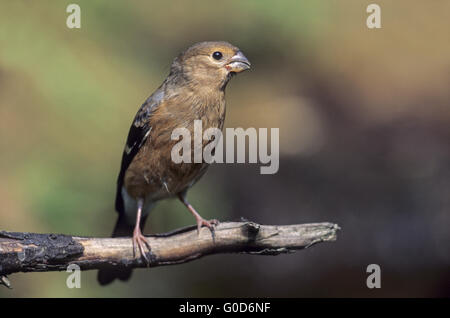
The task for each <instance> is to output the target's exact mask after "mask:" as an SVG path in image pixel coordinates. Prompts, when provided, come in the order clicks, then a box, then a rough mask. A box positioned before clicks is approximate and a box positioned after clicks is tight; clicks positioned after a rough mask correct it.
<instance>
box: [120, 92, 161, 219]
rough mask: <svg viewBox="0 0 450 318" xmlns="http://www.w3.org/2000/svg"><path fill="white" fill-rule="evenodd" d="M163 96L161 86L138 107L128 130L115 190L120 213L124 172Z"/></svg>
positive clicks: (143, 141) (149, 130)
mask: <svg viewBox="0 0 450 318" xmlns="http://www.w3.org/2000/svg"><path fill="white" fill-rule="evenodd" d="M163 97H164V91H163V89H162V88H159V89H158V90H156V91H155V92H154V93H153V94H152V95H151V96H150V97H149V98H148V99H147V100H146V101H145V102H144V104H142V106H141V108H139V110H138V112H137V114H136V116H135V117H134V120H133V124H132V125H131V127H130V131H129V132H128V138H127V142H126V144H125V149H124V151H123V154H122V163H121V165H120V172H119V176H118V178H117V192H116V211H117V212H119V213H120V214H122V213H123V212H124V202H123V198H122V186H123V179H124V177H125V172H126V171H127V169H128V167H129V166H130V164H131V162H132V161H133V159H134V157H135V156H136V155H137V153H138V152H139V150H140V149H141V147H142V146H143V145H144V144H145V141H146V140H147V137H148V135H149V134H150V132H151V130H152V127H151V125H150V120H149V118H150V115H151V113H152V112H153V110H154V109H155V108H156V107H157V106H158V105H159V104H160V103H161V101H162V100H163Z"/></svg>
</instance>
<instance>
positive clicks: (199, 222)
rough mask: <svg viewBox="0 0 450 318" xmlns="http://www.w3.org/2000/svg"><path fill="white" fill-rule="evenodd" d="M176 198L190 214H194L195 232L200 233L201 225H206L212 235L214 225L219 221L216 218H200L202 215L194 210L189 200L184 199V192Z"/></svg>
mask: <svg viewBox="0 0 450 318" xmlns="http://www.w3.org/2000/svg"><path fill="white" fill-rule="evenodd" d="M178 198H179V199H180V201H181V202H183V204H184V205H185V206H186V207H187V208H188V210H189V211H190V212H191V213H192V215H194V217H195V220H196V221H197V233H199V234H200V229H201V227H202V226H206V227H207V228H208V229H209V230H210V231H211V233H212V235H213V237H214V225H217V224H219V221H217V220H216V219H212V220H209V221H208V220H205V219H204V218H202V216H201V215H200V214H198V212H197V211H195V209H194V207H193V206H192V205H190V204H189V202H188V201H187V200H186V192H183V193H179V194H178Z"/></svg>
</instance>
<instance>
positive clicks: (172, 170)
mask: <svg viewBox="0 0 450 318" xmlns="http://www.w3.org/2000/svg"><path fill="white" fill-rule="evenodd" d="M250 66H251V64H250V62H249V60H248V59H247V58H246V57H245V55H244V54H243V52H242V51H241V50H240V49H239V48H238V47H236V46H234V45H232V44H230V43H228V42H225V41H205V42H199V43H195V44H193V45H191V46H190V47H188V48H187V49H185V50H184V51H182V52H181V53H180V54H179V55H178V56H177V57H176V58H175V59H174V60H173V62H172V64H171V67H170V72H169V75H168V76H167V77H166V79H165V80H164V81H163V83H162V84H161V85H160V86H159V87H158V88H157V89H156V90H155V92H154V93H153V94H151V95H150V97H148V98H147V99H146V100H145V102H144V103H143V104H142V106H141V107H140V108H139V110H138V111H137V113H136V115H135V117H134V120H133V122H132V124H131V127H130V130H129V133H128V137H127V140H126V145H125V149H124V151H123V154H122V161H121V166H120V172H119V175H118V178H117V191H116V200H115V209H116V211H117V212H118V214H119V216H118V219H117V222H116V225H115V228H114V231H113V234H112V237H130V236H132V242H133V253H134V255H135V257H136V254H135V251H136V250H138V251H139V252H140V255H141V257H142V258H144V260H145V261H146V262H147V263H148V257H147V255H146V250H147V251H151V247H150V246H149V245H148V243H147V241H146V239H145V236H144V235H143V234H142V229H143V226H144V224H145V220H146V218H147V216H148V214H149V212H150V210H151V209H152V208H153V207H154V205H155V203H156V202H157V201H159V200H163V199H167V198H178V199H179V200H180V201H181V202H182V203H183V204H184V205H185V206H186V207H187V209H188V210H189V211H190V212H191V213H192V215H193V216H194V217H195V220H196V223H197V230H198V231H199V230H200V228H201V227H202V226H205V227H208V228H209V229H210V230H213V229H214V226H215V225H216V224H218V221H217V220H215V219H213V220H205V219H204V218H203V217H202V216H201V215H200V214H199V213H198V212H197V211H196V210H195V209H194V207H193V206H192V205H191V204H190V203H189V202H188V200H187V198H186V194H187V191H188V190H189V189H190V188H191V187H192V186H193V185H194V184H195V183H196V182H197V181H198V180H199V179H200V178H201V177H202V176H203V175H204V173H205V172H206V170H207V168H208V166H209V163H207V162H204V161H202V162H194V161H191V163H186V162H181V163H174V161H173V160H172V158H171V150H172V148H173V146H174V145H175V143H177V141H176V140H172V139H171V135H172V132H173V130H174V129H176V128H180V127H184V128H187V129H189V131H190V132H191V136H192V132H193V127H194V125H193V124H194V121H196V120H201V122H202V127H203V129H208V128H217V129H220V130H222V129H223V125H224V120H225V88H226V86H227V84H228V83H229V81H230V79H231V78H232V77H233V76H234V75H236V74H237V73H240V72H243V71H246V70H248V69H250ZM207 144H208V141H203V143H202V147H205V146H206V145H207ZM131 272H132V270H131V269H129V268H125V269H124V268H114V267H109V268H103V269H100V270H99V272H98V276H97V279H98V282H99V283H100V284H101V285H107V284H109V283H111V282H112V281H114V280H115V279H119V280H122V281H127V280H128V279H129V278H130V276H131Z"/></svg>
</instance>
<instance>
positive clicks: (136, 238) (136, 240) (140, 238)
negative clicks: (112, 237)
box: [132, 230, 151, 266]
mask: <svg viewBox="0 0 450 318" xmlns="http://www.w3.org/2000/svg"><path fill="white" fill-rule="evenodd" d="M132 241H133V257H136V246H137V247H138V249H139V252H140V253H141V257H142V258H144V260H145V262H146V264H147V266H150V260H149V258H148V257H147V253H145V248H147V250H148V253H151V248H150V245H149V244H148V242H147V239H146V237H145V236H144V235H142V233H141V231H136V230H135V231H134V233H133V239H132Z"/></svg>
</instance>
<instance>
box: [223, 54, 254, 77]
mask: <svg viewBox="0 0 450 318" xmlns="http://www.w3.org/2000/svg"><path fill="white" fill-rule="evenodd" d="M225 67H226V68H227V70H228V71H230V72H235V73H239V72H243V71H245V70H248V69H249V68H250V62H249V61H248V60H247V58H246V57H245V55H244V54H243V53H242V52H241V51H238V52H237V53H236V54H235V55H234V56H233V57H232V58H231V60H230V62H229V63H228V64H227V65H225Z"/></svg>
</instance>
